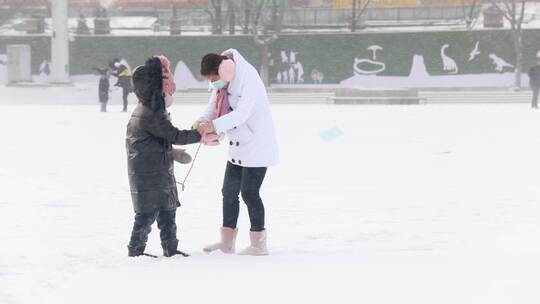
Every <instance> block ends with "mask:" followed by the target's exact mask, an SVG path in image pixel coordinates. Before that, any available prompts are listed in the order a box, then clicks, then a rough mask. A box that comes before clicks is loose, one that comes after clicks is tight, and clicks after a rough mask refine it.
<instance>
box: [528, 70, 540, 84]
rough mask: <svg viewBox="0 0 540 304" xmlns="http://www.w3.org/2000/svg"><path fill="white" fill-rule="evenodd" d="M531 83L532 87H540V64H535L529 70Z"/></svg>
mask: <svg viewBox="0 0 540 304" xmlns="http://www.w3.org/2000/svg"><path fill="white" fill-rule="evenodd" d="M529 84H530V85H531V87H532V88H539V87H540V65H535V66H533V67H532V68H531V69H530V70H529Z"/></svg>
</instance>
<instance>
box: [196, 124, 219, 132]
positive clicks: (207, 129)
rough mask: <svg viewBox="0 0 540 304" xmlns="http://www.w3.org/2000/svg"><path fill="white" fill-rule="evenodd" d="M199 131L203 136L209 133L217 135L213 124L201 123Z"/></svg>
mask: <svg viewBox="0 0 540 304" xmlns="http://www.w3.org/2000/svg"><path fill="white" fill-rule="evenodd" d="M197 131H199V133H200V134H201V135H204V134H207V133H215V132H216V129H215V128H214V124H213V123H212V122H201V123H199V125H198V127H197Z"/></svg>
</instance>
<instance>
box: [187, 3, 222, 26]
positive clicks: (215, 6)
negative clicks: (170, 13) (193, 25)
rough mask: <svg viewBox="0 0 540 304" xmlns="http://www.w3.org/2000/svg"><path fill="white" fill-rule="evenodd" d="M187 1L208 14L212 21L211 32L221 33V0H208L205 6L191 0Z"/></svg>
mask: <svg viewBox="0 0 540 304" xmlns="http://www.w3.org/2000/svg"><path fill="white" fill-rule="evenodd" d="M188 2H189V4H191V5H193V6H194V7H197V8H199V9H202V10H203V11H204V12H205V13H207V14H208V16H209V17H210V22H211V23H212V34H214V35H221V34H223V0H208V5H207V6H202V5H200V4H198V3H197V2H194V1H192V0H189V1H188Z"/></svg>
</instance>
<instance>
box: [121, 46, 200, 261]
mask: <svg viewBox="0 0 540 304" xmlns="http://www.w3.org/2000/svg"><path fill="white" fill-rule="evenodd" d="M168 68H169V67H168V60H166V58H165V57H163V56H159V57H152V58H150V59H148V60H147V61H146V63H145V65H144V66H140V67H138V68H136V70H135V72H134V73H133V85H134V92H135V95H136V96H137V98H138V99H139V104H138V105H137V107H136V108H135V110H134V111H133V114H132V116H131V119H130V121H129V123H128V125H127V137H126V150H127V159H128V174H129V183H130V188H131V198H132V201H133V207H134V211H135V223H134V225H133V231H132V233H131V239H130V242H129V245H128V255H129V256H141V255H147V254H145V253H144V250H145V247H146V242H147V240H148V234H149V233H150V231H151V228H150V226H151V225H152V224H153V223H154V221H156V220H157V223H158V228H159V229H160V237H161V245H162V247H163V255H165V256H166V257H170V256H174V255H176V254H182V255H185V254H184V253H182V252H181V251H179V250H178V239H177V238H176V208H178V206H180V202H179V200H178V190H177V188H176V180H175V177H174V159H175V157H174V156H173V148H172V145H187V144H193V143H197V142H199V141H200V140H201V136H200V135H199V133H198V132H197V131H196V130H179V129H177V128H176V127H174V126H173V125H172V123H171V120H170V116H169V114H168V113H167V112H166V107H167V106H169V105H170V104H171V103H172V98H170V96H169V95H172V93H173V90H174V82H173V79H172V76H171V75H170V73H167V72H168V71H169V70H168ZM164 82H165V85H164ZM171 84H172V85H171ZM166 100H167V102H166Z"/></svg>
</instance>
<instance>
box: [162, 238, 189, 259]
mask: <svg viewBox="0 0 540 304" xmlns="http://www.w3.org/2000/svg"><path fill="white" fill-rule="evenodd" d="M161 247H163V255H164V256H166V257H168V258H170V257H172V256H175V255H177V254H179V255H181V256H184V257H188V256H189V254H187V253H185V252H182V251H180V250H178V240H174V241H170V242H164V243H161Z"/></svg>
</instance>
